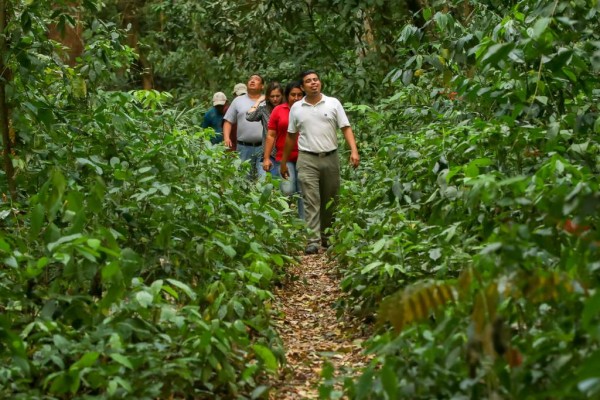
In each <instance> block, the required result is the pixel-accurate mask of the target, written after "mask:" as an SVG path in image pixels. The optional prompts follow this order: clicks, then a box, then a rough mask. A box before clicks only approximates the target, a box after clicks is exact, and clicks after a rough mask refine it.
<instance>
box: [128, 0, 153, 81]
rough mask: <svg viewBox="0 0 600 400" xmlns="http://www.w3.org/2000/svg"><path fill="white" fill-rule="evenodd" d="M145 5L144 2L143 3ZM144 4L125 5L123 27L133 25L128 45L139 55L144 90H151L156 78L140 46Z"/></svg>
mask: <svg viewBox="0 0 600 400" xmlns="http://www.w3.org/2000/svg"><path fill="white" fill-rule="evenodd" d="M142 3H143V2H142ZM142 5H143V4H140V3H139V2H135V1H134V2H133V3H132V4H129V3H125V6H124V8H123V26H125V27H126V26H128V25H130V24H131V29H130V31H129V36H128V42H129V43H128V45H129V47H131V48H132V49H134V50H135V52H136V53H137V55H138V57H139V58H138V62H137V64H138V67H139V68H140V70H141V71H140V77H141V79H142V88H143V89H144V90H150V89H152V88H153V87H154V76H153V75H152V66H151V65H150V62H149V61H148V59H147V58H146V55H145V54H144V52H143V51H142V49H140V44H139V40H138V37H139V33H140V19H139V11H138V10H139V8H141V7H142Z"/></svg>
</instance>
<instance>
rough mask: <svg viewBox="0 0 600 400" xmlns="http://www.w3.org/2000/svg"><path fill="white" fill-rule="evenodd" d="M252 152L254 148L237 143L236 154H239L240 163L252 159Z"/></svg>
mask: <svg viewBox="0 0 600 400" xmlns="http://www.w3.org/2000/svg"><path fill="white" fill-rule="evenodd" d="M252 150H254V147H252V146H245V145H243V144H239V143H238V145H237V152H238V153H239V155H240V160H242V161H247V160H249V159H250V158H251V157H252Z"/></svg>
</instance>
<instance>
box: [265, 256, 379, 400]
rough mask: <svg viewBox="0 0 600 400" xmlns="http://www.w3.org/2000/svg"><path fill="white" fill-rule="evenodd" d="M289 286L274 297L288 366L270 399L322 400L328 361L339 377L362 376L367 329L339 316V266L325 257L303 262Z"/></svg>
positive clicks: (278, 325)
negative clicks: (320, 389) (320, 387)
mask: <svg viewBox="0 0 600 400" xmlns="http://www.w3.org/2000/svg"><path fill="white" fill-rule="evenodd" d="M290 275H292V276H295V277H296V279H294V280H290V281H289V282H287V283H286V284H285V285H284V286H283V287H281V288H279V289H278V290H276V291H275V297H276V301H275V303H274V305H273V308H274V310H276V313H275V314H276V315H277V317H276V321H275V322H276V323H275V326H277V327H278V331H279V334H280V336H281V338H282V340H283V343H284V346H285V350H286V359H287V364H286V365H285V366H284V367H283V368H282V371H281V373H280V377H279V381H278V382H275V383H273V390H272V391H271V393H270V399H273V400H275V399H277V400H292V399H294V400H295V399H317V398H318V390H317V389H318V385H319V380H320V374H321V371H322V368H323V363H324V362H325V361H327V362H330V363H331V364H332V365H333V366H334V368H335V370H336V371H339V370H340V369H342V368H343V369H344V372H345V373H347V374H351V373H358V372H359V369H360V368H362V367H363V366H365V365H366V364H367V363H368V361H369V357H368V356H366V355H364V354H363V352H362V348H361V344H362V343H363V341H364V340H365V338H366V331H367V330H366V329H364V328H365V327H364V324H362V323H360V322H358V321H354V320H352V319H350V318H348V317H345V316H342V317H341V318H338V317H337V316H336V310H335V309H334V307H333V305H334V303H335V302H336V300H338V299H339V297H340V296H342V292H341V290H340V284H339V278H338V277H337V276H336V274H335V262H334V261H331V260H329V259H328V258H327V256H326V255H325V254H318V255H314V256H305V257H303V260H302V263H301V264H300V265H297V266H293V267H292V270H291V271H290Z"/></svg>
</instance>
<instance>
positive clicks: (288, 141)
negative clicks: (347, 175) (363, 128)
mask: <svg viewBox="0 0 600 400" xmlns="http://www.w3.org/2000/svg"><path fill="white" fill-rule="evenodd" d="M297 138H298V132H296V133H290V132H288V134H287V136H286V138H285V145H284V146H283V155H282V156H281V165H280V166H279V172H280V174H281V177H282V178H283V179H287V178H289V177H290V172H289V171H288V169H287V160H288V158H289V157H290V153H291V152H292V149H293V148H294V145H295V144H296V139H297ZM354 147H356V144H355V145H354ZM356 154H358V152H357V153H356Z"/></svg>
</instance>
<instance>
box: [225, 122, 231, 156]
mask: <svg viewBox="0 0 600 400" xmlns="http://www.w3.org/2000/svg"><path fill="white" fill-rule="evenodd" d="M231 128H232V124H231V122H229V121H223V144H224V145H225V147H227V148H228V149H231V148H232V147H233V142H232V141H231Z"/></svg>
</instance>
